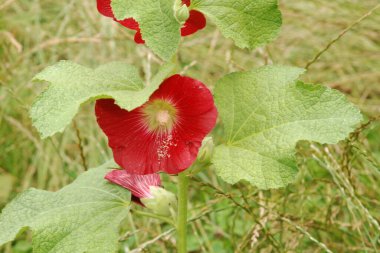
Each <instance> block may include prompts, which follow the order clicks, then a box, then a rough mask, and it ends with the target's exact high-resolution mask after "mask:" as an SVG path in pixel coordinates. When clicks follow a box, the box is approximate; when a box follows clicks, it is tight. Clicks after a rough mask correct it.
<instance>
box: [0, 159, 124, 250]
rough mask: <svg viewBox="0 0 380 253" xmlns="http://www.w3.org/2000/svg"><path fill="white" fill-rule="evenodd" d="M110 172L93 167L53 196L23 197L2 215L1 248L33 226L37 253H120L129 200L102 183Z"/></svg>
mask: <svg viewBox="0 0 380 253" xmlns="http://www.w3.org/2000/svg"><path fill="white" fill-rule="evenodd" d="M107 171H108V169H107V166H102V167H99V168H96V169H91V170H89V171H88V172H86V173H84V174H82V175H81V176H79V177H78V179H77V180H75V181H74V182H73V183H72V184H70V185H68V186H66V187H65V188H63V189H61V190H60V191H58V192H55V193H54V192H47V191H42V190H36V189H30V190H28V191H26V192H24V193H22V194H20V195H19V196H18V197H16V199H14V200H13V201H12V202H11V203H10V204H8V206H6V207H5V208H4V210H3V211H2V214H1V216H0V245H3V244H4V243H7V242H9V241H12V240H14V239H15V237H16V235H17V234H18V233H19V232H20V231H24V230H25V229H28V228H30V229H31V230H32V231H33V249H34V252H38V253H48V252H49V253H51V252H57V253H83V252H87V253H97V252H98V253H104V252H117V250H118V240H119V225H120V223H121V222H122V220H123V219H125V217H126V216H127V215H128V212H129V203H130V198H131V196H130V193H129V191H127V190H125V189H124V188H122V187H119V186H116V185H111V184H109V183H108V182H107V181H106V180H105V179H104V176H105V174H106V173H107Z"/></svg>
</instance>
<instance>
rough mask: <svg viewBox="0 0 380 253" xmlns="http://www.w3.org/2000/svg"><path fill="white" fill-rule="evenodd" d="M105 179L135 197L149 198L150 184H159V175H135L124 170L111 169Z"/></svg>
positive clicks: (150, 195)
mask: <svg viewBox="0 0 380 253" xmlns="http://www.w3.org/2000/svg"><path fill="white" fill-rule="evenodd" d="M105 179H107V180H108V181H110V182H111V183H114V184H118V185H120V186H122V187H124V188H126V189H128V190H129V191H130V192H131V193H132V195H133V196H134V197H135V198H139V199H140V198H151V197H152V194H151V193H150V188H149V187H150V186H161V179H160V175H158V174H150V175H135V174H129V173H128V172H127V171H125V170H112V171H111V172H109V173H108V174H107V175H106V176H105Z"/></svg>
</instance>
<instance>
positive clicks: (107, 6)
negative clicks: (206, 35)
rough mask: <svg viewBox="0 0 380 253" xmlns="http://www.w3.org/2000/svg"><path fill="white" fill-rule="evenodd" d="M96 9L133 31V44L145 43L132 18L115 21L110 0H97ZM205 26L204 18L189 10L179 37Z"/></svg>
mask: <svg viewBox="0 0 380 253" xmlns="http://www.w3.org/2000/svg"><path fill="white" fill-rule="evenodd" d="M182 3H183V4H186V5H187V6H190V0H182ZM97 7H98V11H99V12H100V14H102V15H103V16H106V17H110V18H113V19H114V20H115V21H117V22H118V23H120V24H121V25H123V26H125V27H126V28H128V29H131V30H135V31H136V34H135V42H136V43H138V44H144V43H145V41H144V40H143V38H142V35H141V31H140V26H139V23H137V22H136V21H135V20H134V19H133V18H127V19H124V20H116V18H115V16H114V14H113V12H112V8H111V0H97ZM205 26H206V18H205V16H204V15H203V14H202V13H201V12H199V11H196V10H190V13H189V18H188V19H187V20H186V22H185V23H184V24H183V26H182V28H181V36H188V35H191V34H193V33H195V32H197V31H199V30H202V29H203V28H205Z"/></svg>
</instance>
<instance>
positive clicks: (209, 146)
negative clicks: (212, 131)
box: [197, 137, 214, 165]
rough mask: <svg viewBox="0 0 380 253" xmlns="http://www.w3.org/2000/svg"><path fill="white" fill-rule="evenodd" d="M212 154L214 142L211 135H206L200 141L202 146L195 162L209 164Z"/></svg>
mask: <svg viewBox="0 0 380 253" xmlns="http://www.w3.org/2000/svg"><path fill="white" fill-rule="evenodd" d="M213 155H214V142H213V140H212V137H206V138H205V139H204V140H203V142H202V147H201V149H200V151H199V153H198V159H197V162H199V163H201V164H206V165H208V164H210V163H211V159H212V156H213Z"/></svg>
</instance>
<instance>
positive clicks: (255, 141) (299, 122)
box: [213, 66, 362, 189]
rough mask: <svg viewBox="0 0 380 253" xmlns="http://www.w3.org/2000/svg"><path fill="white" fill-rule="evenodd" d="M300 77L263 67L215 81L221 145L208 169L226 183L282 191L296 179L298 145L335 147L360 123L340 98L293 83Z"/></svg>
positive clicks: (293, 72)
mask: <svg viewBox="0 0 380 253" xmlns="http://www.w3.org/2000/svg"><path fill="white" fill-rule="evenodd" d="M303 71H304V70H303V69H299V68H294V67H284V66H266V67H261V68H258V69H255V70H252V71H248V72H238V73H232V74H229V75H227V76H225V77H223V78H222V79H221V80H219V81H218V83H217V85H216V88H215V101H216V105H217V107H218V110H219V114H220V117H221V119H222V122H223V124H224V139H225V143H224V144H222V145H219V146H218V147H216V150H215V155H214V158H213V163H214V164H215V167H216V171H217V173H218V175H219V176H220V177H222V179H224V180H225V181H226V182H228V183H230V184H234V183H237V182H238V181H240V180H247V181H249V182H250V183H251V184H253V185H256V186H257V187H259V188H261V189H269V188H278V187H283V186H286V185H287V184H288V183H290V182H292V181H293V179H294V177H295V175H296V173H297V166H296V163H295V159H294V152H295V145H296V143H297V142H298V141H300V140H308V141H315V142H320V143H336V142H338V141H339V140H342V139H344V138H345V137H346V136H347V135H348V134H349V133H350V132H351V131H353V130H354V127H355V126H356V125H357V124H358V123H359V122H360V121H361V119H362V116H361V114H360V112H359V110H358V109H357V108H356V107H355V106H354V105H352V104H351V103H349V102H348V101H347V99H346V98H345V96H344V95H343V94H341V93H340V92H338V91H336V90H333V89H330V88H327V87H324V86H321V85H310V84H304V83H302V82H300V81H294V80H296V79H297V78H298V76H299V75H300V74H302V73H303Z"/></svg>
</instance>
